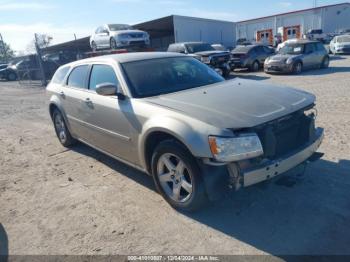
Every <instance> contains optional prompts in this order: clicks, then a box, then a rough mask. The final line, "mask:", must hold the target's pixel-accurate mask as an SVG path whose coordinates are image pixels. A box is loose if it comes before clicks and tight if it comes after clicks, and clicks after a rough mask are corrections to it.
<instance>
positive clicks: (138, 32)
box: [111, 29, 145, 36]
mask: <svg viewBox="0 0 350 262" xmlns="http://www.w3.org/2000/svg"><path fill="white" fill-rule="evenodd" d="M140 33H142V34H144V33H145V32H144V31H141V30H137V29H130V30H120V31H112V32H111V34H112V35H114V36H117V35H121V34H140Z"/></svg>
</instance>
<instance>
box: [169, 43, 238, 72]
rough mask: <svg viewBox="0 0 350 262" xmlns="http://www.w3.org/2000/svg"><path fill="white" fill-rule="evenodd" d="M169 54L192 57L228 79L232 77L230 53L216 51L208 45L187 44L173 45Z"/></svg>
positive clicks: (170, 46)
mask: <svg viewBox="0 0 350 262" xmlns="http://www.w3.org/2000/svg"><path fill="white" fill-rule="evenodd" d="M168 52H174V53H181V54H186V55H189V56H192V57H194V58H196V59H198V60H200V61H201V62H203V63H204V64H206V65H208V66H210V67H211V68H213V69H215V70H217V71H218V72H219V73H220V74H221V75H222V76H224V77H228V76H229V75H230V72H231V68H230V64H229V63H230V59H231V56H230V53H229V52H228V51H220V50H216V49H214V47H213V46H211V45H210V44H208V43H203V42H185V43H176V44H171V45H169V47H168Z"/></svg>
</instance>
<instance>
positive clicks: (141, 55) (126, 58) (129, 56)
mask: <svg viewBox="0 0 350 262" xmlns="http://www.w3.org/2000/svg"><path fill="white" fill-rule="evenodd" d="M170 57H187V56H186V55H184V54H179V53H172V52H135V53H123V54H115V55H106V56H99V57H93V58H87V59H82V60H79V61H75V62H72V63H70V64H68V66H76V65H81V64H88V63H98V62H111V61H115V62H117V63H128V62H135V61H142V60H150V59H158V58H170Z"/></svg>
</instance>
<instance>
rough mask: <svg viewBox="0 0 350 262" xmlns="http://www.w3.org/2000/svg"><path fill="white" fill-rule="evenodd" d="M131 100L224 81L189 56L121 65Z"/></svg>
mask: <svg viewBox="0 0 350 262" xmlns="http://www.w3.org/2000/svg"><path fill="white" fill-rule="evenodd" d="M122 67H123V69H124V72H125V75H126V79H127V81H128V85H129V88H130V91H131V93H132V94H133V96H134V97H149V96H156V95H161V94H168V93H173V92H178V91H181V90H186V89H191V88H196V87H200V86H205V85H210V84H214V83H218V82H222V81H225V79H223V78H222V77H221V76H220V75H219V74H218V73H216V72H215V71H214V70H213V69H211V68H210V67H208V66H207V65H205V64H203V63H201V62H199V61H198V60H197V59H194V58H191V57H172V58H160V59H152V60H143V61H135V62H128V63H123V64H122Z"/></svg>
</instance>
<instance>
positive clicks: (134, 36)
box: [129, 34, 143, 38]
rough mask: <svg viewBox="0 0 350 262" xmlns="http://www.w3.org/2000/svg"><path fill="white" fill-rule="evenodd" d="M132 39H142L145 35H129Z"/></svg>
mask: <svg viewBox="0 0 350 262" xmlns="http://www.w3.org/2000/svg"><path fill="white" fill-rule="evenodd" d="M129 35H130V36H131V37H132V38H142V37H143V34H129Z"/></svg>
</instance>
